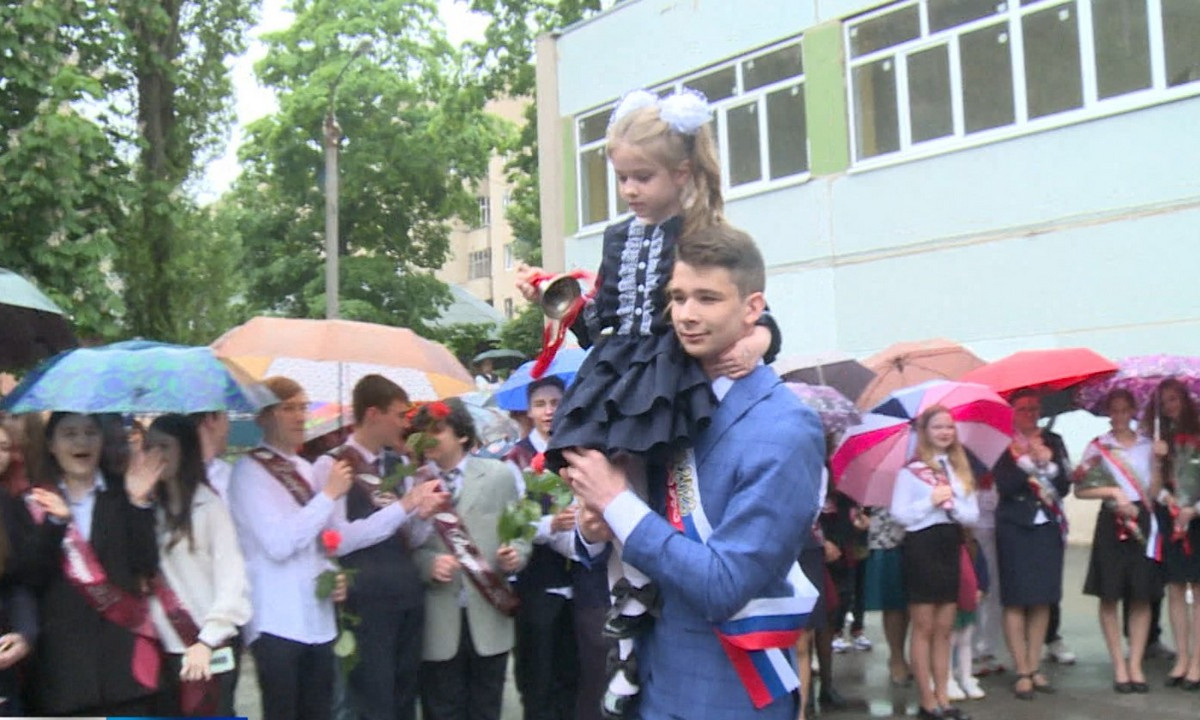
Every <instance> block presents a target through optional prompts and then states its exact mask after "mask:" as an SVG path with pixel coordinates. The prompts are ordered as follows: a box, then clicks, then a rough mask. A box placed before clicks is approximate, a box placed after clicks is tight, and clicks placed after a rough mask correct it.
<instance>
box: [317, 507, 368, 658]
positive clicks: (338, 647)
mask: <svg viewBox="0 0 1200 720" xmlns="http://www.w3.org/2000/svg"><path fill="white" fill-rule="evenodd" d="M341 544H342V534H341V533H340V532H338V531H337V530H325V531H323V532H322V533H321V545H322V546H323V547H324V548H325V555H326V556H327V557H328V558H329V562H330V563H331V564H332V565H333V567H332V568H330V569H329V570H325V571H324V572H322V573H321V574H320V575H318V576H317V597H319V598H321V599H322V600H324V599H325V598H327V597H329V596H331V595H333V592H334V590H336V589H337V582H338V576H343V577H345V578H346V587H347V588H349V587H350V584H351V582H352V581H353V579H354V572H355V571H354V570H346V569H344V568H343V567H342V566H341V564H340V563H338V561H337V560H336V557H337V549H338V546H339V545H341ZM358 623H359V618H358V616H357V615H354V614H353V613H351V612H349V611H347V610H346V608H345V605H344V604H343V603H341V602H338V603H337V624H338V634H337V640H335V641H334V643H333V654H334V655H335V656H336V657H338V658H340V659H341V663H339V664H340V665H341V668H342V672H343V673H345V674H347V675H348V674H350V671H351V670H353V669H354V666H355V665H357V664H358V640H356V639H355V637H354V631H353V630H351V629H350V628H352V627H354V626H355V625H358Z"/></svg>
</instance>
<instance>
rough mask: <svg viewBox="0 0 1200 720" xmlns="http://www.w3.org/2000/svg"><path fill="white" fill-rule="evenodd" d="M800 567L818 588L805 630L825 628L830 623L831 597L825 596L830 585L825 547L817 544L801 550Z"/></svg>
mask: <svg viewBox="0 0 1200 720" xmlns="http://www.w3.org/2000/svg"><path fill="white" fill-rule="evenodd" d="M799 562H800V569H801V570H802V571H803V572H804V576H805V577H807V578H808V581H809V582H810V583H812V584H813V587H815V588H816V589H817V593H818V594H817V602H816V604H815V605H813V609H812V612H810V613H809V614H808V623H807V624H806V625H805V626H804V629H805V630H824V629H825V628H826V626H828V625H829V599H828V598H827V597H825V596H826V595H827V594H828V593H827V592H826V589H827V588H828V587H829V585H828V584H827V583H826V582H825V549H824V548H822V547H820V546H817V547H814V548H804V549H803V550H801V551H800V558H799Z"/></svg>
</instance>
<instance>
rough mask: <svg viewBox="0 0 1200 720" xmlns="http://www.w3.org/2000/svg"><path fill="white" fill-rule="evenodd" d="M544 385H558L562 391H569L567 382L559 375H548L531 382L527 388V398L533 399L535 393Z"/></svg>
mask: <svg viewBox="0 0 1200 720" xmlns="http://www.w3.org/2000/svg"><path fill="white" fill-rule="evenodd" d="M544 387H556V388H558V391H559V392H560V393H566V392H567V384H566V383H565V382H563V379H562V378H560V377H559V376H557V375H546V376H544V377H542V378H540V379H538V380H534V381H533V382H531V383H529V385H528V386H526V388H525V399H526V400H528V401H532V400H533V394H534V393H535V392H537V391H538V390H541V389H542V388H544Z"/></svg>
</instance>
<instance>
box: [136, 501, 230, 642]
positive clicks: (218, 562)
mask: <svg viewBox="0 0 1200 720" xmlns="http://www.w3.org/2000/svg"><path fill="white" fill-rule="evenodd" d="M157 537H158V552H159V569H160V570H161V571H162V574H163V577H164V578H165V579H166V581H167V584H168V585H169V586H170V587H171V589H172V590H174V591H175V594H176V595H178V596H179V600H180V602H181V603H183V607H184V609H186V610H187V611H188V614H189V615H191V616H192V620H193V621H195V623H196V625H197V626H198V627H199V628H200V641H201V642H204V643H206V644H208V645H220V644H222V643H223V642H225V641H226V640H228V639H230V638H232V637H233V636H234V635H236V634H237V629H238V627H239V626H241V625H245V624H246V622H248V621H249V620H250V585H249V583H248V582H247V580H246V566H245V563H244V562H243V561H242V551H241V549H240V548H239V547H238V538H237V532H236V531H235V530H234V528H233V520H232V519H230V517H229V511H228V510H226V509H225V503H224V502H222V501H221V498H220V496H218V495H217V493H216V492H214V491H213V490H212V488H210V487H208V486H207V485H200V486H199V487H197V488H196V495H195V496H194V497H193V498H192V538H193V542H194V544H192V543H189V542H188V538H187V536H186V535H185V536H183V537H181V538H179V540H177V541H176V542H175V544H174V545H172V546H171V547H170V548H168V547H167V543H168V542H169V541H170V539H171V533H170V531H168V530H167V527H166V515H165V513H163V512H162V510H161V509H160V510H159V511H158V530H157ZM150 617H151V619H152V620H153V621H154V627H155V629H156V630H158V636H159V638H161V640H162V644H163V647H164V648H165V649H166V650H167V652H170V653H182V652H183V651H184V650H186V649H187V648H186V647H184V644H183V641H182V640H181V639H180V638H179V635H178V634H177V633H176V632H175V627H174V626H173V625H171V622H170V620H168V619H167V615H166V612H165V611H164V610H163V607H162V604H161V603H160V602H159V601H158V598H157V597H153V596H152V597H151V599H150Z"/></svg>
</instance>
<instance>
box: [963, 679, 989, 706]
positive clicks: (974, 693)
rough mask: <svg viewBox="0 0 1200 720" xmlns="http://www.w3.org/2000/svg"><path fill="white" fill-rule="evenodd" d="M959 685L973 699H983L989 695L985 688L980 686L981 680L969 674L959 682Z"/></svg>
mask: <svg viewBox="0 0 1200 720" xmlns="http://www.w3.org/2000/svg"><path fill="white" fill-rule="evenodd" d="M959 687H960V688H962V691H963V692H964V693H966V694H967V697H968V698H970V699H972V700H982V699H983V698H985V697H987V693H985V692H984V691H983V688H981V687H979V681H978V680H976V679H975V678H973V677H970V676H968V677H965V678H963V679H962V681H961V682H960V683H959Z"/></svg>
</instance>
